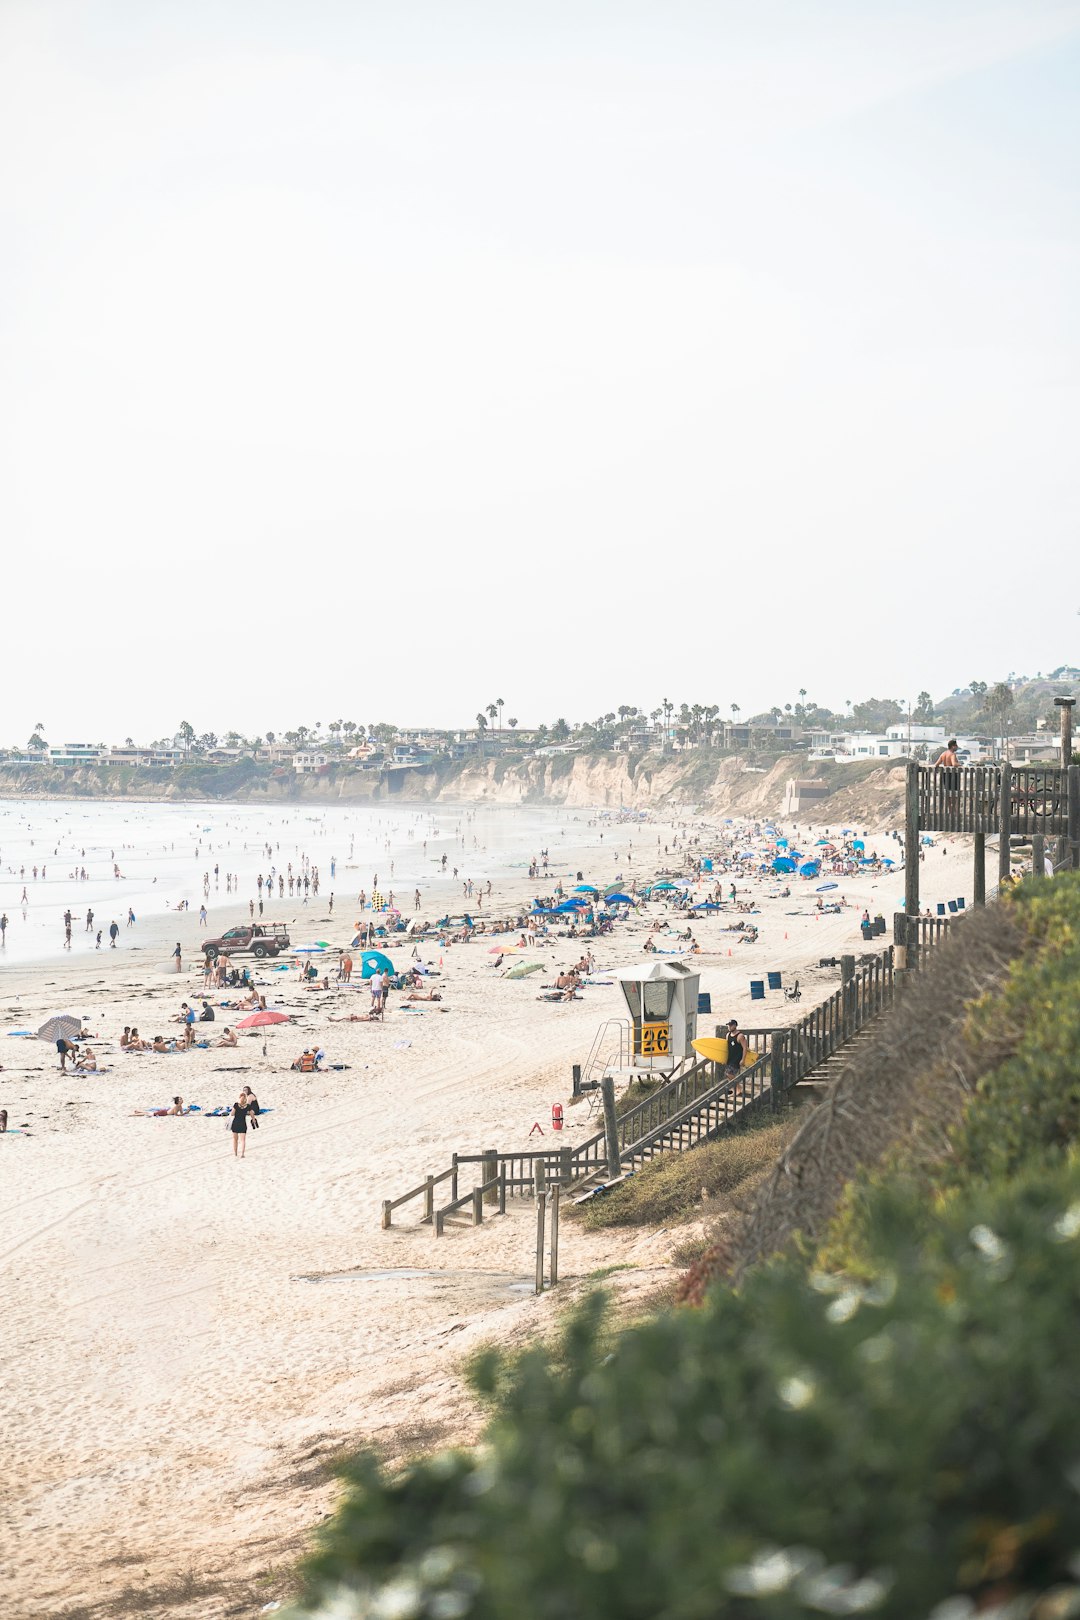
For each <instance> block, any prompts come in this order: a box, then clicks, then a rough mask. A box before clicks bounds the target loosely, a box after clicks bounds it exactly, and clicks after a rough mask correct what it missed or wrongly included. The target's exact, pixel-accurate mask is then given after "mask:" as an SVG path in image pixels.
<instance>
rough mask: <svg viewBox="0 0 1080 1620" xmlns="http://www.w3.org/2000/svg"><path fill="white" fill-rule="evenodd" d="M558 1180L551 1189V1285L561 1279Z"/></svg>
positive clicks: (559, 1189)
mask: <svg viewBox="0 0 1080 1620" xmlns="http://www.w3.org/2000/svg"><path fill="white" fill-rule="evenodd" d="M560 1191H561V1188H560V1187H559V1184H558V1182H556V1183H555V1185H554V1187H552V1189H551V1286H552V1288H554V1286H555V1284H556V1283H557V1282H558V1280H559V1193H560Z"/></svg>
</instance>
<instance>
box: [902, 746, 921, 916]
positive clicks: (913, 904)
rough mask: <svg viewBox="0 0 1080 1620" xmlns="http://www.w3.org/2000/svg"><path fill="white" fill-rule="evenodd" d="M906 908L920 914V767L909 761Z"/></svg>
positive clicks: (905, 795)
mask: <svg viewBox="0 0 1080 1620" xmlns="http://www.w3.org/2000/svg"><path fill="white" fill-rule="evenodd" d="M904 910H905V911H906V912H907V914H908V916H909V917H917V916H918V915H919V767H918V765H917V764H916V763H915V761H914V760H909V761H908V768H907V790H906V792H905V794H904Z"/></svg>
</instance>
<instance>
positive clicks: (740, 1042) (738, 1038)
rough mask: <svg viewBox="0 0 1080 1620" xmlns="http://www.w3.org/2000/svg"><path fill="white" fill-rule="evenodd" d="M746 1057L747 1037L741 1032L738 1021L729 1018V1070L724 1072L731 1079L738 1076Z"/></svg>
mask: <svg viewBox="0 0 1080 1620" xmlns="http://www.w3.org/2000/svg"><path fill="white" fill-rule="evenodd" d="M745 1056H746V1036H745V1035H742V1034H740V1032H739V1021H738V1019H737V1018H729V1019H728V1027H727V1068H726V1069H725V1071H724V1072H725V1073H726V1074H727V1075H728V1077H729V1078H730V1077H731V1076H732V1075H736V1074H738V1072H739V1070H740V1069H741V1068H742V1062H743V1058H744V1057H745Z"/></svg>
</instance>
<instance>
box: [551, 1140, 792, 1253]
mask: <svg viewBox="0 0 1080 1620" xmlns="http://www.w3.org/2000/svg"><path fill="white" fill-rule="evenodd" d="M789 1134H790V1132H789V1129H788V1127H787V1126H785V1125H777V1124H773V1123H771V1122H770V1123H768V1124H765V1125H763V1126H759V1127H758V1128H757V1129H756V1130H753V1129H750V1130H743V1131H737V1132H736V1133H735V1134H734V1135H732V1136H725V1137H722V1138H721V1140H720V1141H718V1142H703V1143H702V1145H701V1146H700V1147H696V1148H691V1149H690V1150H689V1151H688V1152H686V1153H663V1154H661V1155H660V1157H659V1158H656V1159H653V1161H652V1162H651V1164H647V1165H645V1167H644V1168H643V1169H641V1170H639V1171H638V1172H637V1174H636V1175H633V1176H631V1177H630V1178H629V1180H627V1181H624V1182H622V1183H621V1185H620V1186H618V1187H614V1188H612V1190H611V1192H609V1193H605V1194H603V1195H602V1196H601V1197H599V1198H594V1199H592V1200H591V1201H590V1202H589V1203H588V1204H586V1205H585V1209H584V1215H583V1219H584V1223H585V1226H586V1227H587V1228H588V1229H589V1230H590V1231H597V1230H599V1229H600V1228H601V1227H605V1226H659V1225H661V1224H662V1223H664V1222H667V1221H677V1220H683V1219H685V1218H686V1216H688V1215H690V1214H691V1213H692V1211H693V1209H694V1206H695V1205H697V1204H700V1203H701V1202H702V1193H704V1195H705V1198H706V1199H709V1200H712V1199H721V1198H728V1197H730V1196H731V1195H732V1194H733V1193H735V1192H739V1191H747V1190H748V1189H749V1188H750V1186H752V1185H753V1183H754V1182H755V1181H756V1180H757V1179H758V1178H759V1177H760V1176H762V1175H764V1174H765V1172H766V1171H768V1170H771V1169H772V1168H773V1166H774V1165H775V1163H776V1160H777V1156H778V1155H779V1153H780V1152H781V1150H782V1148H783V1146H784V1143H785V1141H786V1140H787V1138H788V1135H789Z"/></svg>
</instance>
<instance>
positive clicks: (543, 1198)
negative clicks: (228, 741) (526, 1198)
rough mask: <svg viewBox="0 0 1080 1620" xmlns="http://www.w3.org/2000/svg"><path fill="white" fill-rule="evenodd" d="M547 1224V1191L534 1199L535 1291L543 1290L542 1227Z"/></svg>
mask: <svg viewBox="0 0 1080 1620" xmlns="http://www.w3.org/2000/svg"><path fill="white" fill-rule="evenodd" d="M546 1225H547V1193H546V1192H542V1193H539V1194H538V1196H537V1199H536V1292H537V1293H538V1294H542V1293H543V1292H544V1227H545V1226H546Z"/></svg>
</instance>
